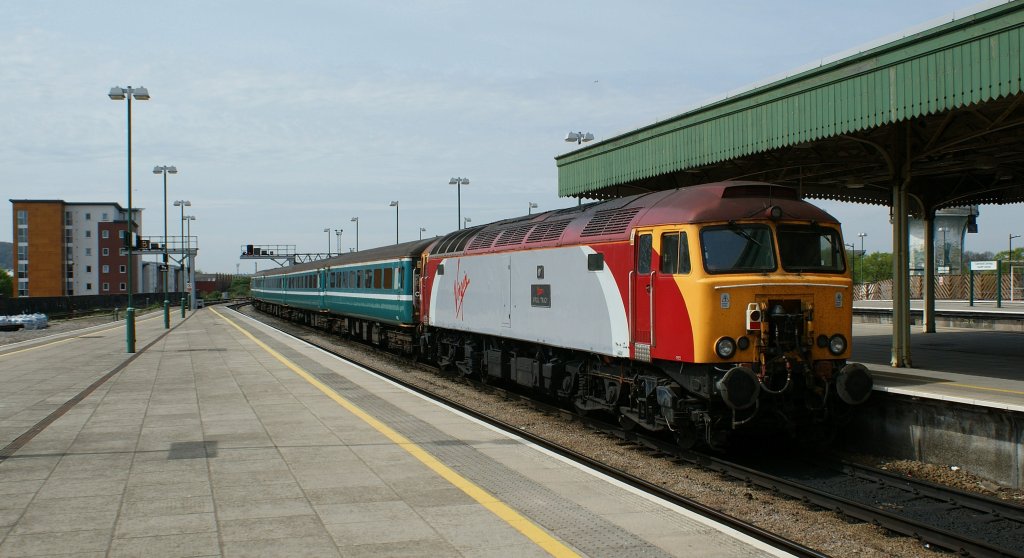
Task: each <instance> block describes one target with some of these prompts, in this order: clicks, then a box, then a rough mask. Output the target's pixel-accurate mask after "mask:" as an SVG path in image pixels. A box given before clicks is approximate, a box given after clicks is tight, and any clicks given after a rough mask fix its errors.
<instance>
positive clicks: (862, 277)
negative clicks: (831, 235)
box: [857, 233, 868, 283]
mask: <svg viewBox="0 0 1024 558" xmlns="http://www.w3.org/2000/svg"><path fill="white" fill-rule="evenodd" d="M867 235H868V233H857V236H859V237H860V277H861V280H860V282H861V283H863V282H864V237H865V236H867Z"/></svg>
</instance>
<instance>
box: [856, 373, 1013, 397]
mask: <svg viewBox="0 0 1024 558" xmlns="http://www.w3.org/2000/svg"><path fill="white" fill-rule="evenodd" d="M875 375H876V376H885V377H887V378H892V379H894V380H913V379H915V378H922V379H924V380H927V381H928V382H931V383H934V384H937V385H940V386H952V387H962V388H967V389H976V390H978V391H994V392H997V393H1009V394H1013V395H1024V391H1021V390H1019V389H1006V388H993V387H985V386H976V385H974V384H962V383H960V382H953V381H950V380H943V379H941V378H925V377H923V376H912V377H909V378H908V377H907V376H905V375H903V374H894V373H892V372H875ZM897 387H899V386H897Z"/></svg>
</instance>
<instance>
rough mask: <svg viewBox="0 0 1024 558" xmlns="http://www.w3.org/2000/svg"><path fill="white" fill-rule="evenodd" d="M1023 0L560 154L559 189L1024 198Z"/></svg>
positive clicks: (873, 198) (863, 198)
mask: <svg viewBox="0 0 1024 558" xmlns="http://www.w3.org/2000/svg"><path fill="white" fill-rule="evenodd" d="M1022 64H1024V2H1021V1H1015V2H1010V3H1007V4H1002V5H999V6H996V7H992V8H989V9H986V10H984V11H980V12H977V13H974V14H971V15H969V16H966V17H962V18H958V19H953V20H951V21H949V22H947V23H944V24H942V25H939V26H937V27H932V28H930V29H927V30H925V31H921V32H919V33H915V34H912V35H908V36H905V37H903V38H901V39H899V40H896V41H893V42H891V43H887V44H884V45H881V46H878V47H875V48H871V49H869V50H865V51H863V52H859V53H857V54H854V55H851V56H847V57H845V58H841V59H839V60H836V61H834V62H831V63H828V64H825V65H821V66H819V67H816V68H813V69H810V70H806V71H802V72H800V73H797V74H794V75H792V76H789V77H786V78H784V79H781V80H779V81H776V82H773V83H770V84H767V85H763V86H759V87H755V88H753V89H750V90H748V91H745V92H742V93H738V94H736V95H732V96H730V97H727V98H725V99H723V100H720V101H717V102H714V103H711V104H708V105H706V106H703V107H700V108H698V109H695V110H692V111H689V112H686V113H684V114H681V115H679V116H676V117H673V118H669V119H667V120H663V121H660V122H656V123H654V124H652V125H650V126H646V127H643V128H640V129H638V130H635V131H632V132H629V133H625V134H622V135H619V136H616V137H613V138H610V139H607V140H605V141H601V142H599V143H594V144H591V145H588V146H585V147H583V148H581V149H578V150H575V151H572V152H570V153H567V154H564V155H561V156H559V157H557V158H556V162H557V165H558V189H559V195H560V196H573V197H582V198H592V199H603V198H612V197H619V196H625V195H631V194H637V193H643V192H649V191H657V190H665V189H671V188H677V187H683V186H689V185H693V184H700V183H706V182H715V181H720V180H733V179H745V180H763V181H767V182H773V183H778V184H786V185H791V186H795V187H797V188H798V189H799V191H800V193H801V195H802V196H803V197H806V198H817V199H833V200H840V201H852V202H862V203H873V204H882V205H891V204H892V192H893V185H894V184H896V183H904V184H906V185H907V188H908V189H907V192H908V193H909V194H910V195H911V197H912V198H914V202H913V203H911V204H910V205H911V207H916V209H913V210H912V213H917V212H919V211H924V212H926V213H934V211H935V210H938V209H942V208H946V207H957V206H964V205H974V204H1007V203H1016V202H1022V201H1024V134H1022V131H1024V94H1022V91H1021V75H1022V73H1024V72H1022Z"/></svg>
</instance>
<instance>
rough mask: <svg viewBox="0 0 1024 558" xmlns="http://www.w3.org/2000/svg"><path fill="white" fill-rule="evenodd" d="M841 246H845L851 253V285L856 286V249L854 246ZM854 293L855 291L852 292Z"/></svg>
mask: <svg viewBox="0 0 1024 558" xmlns="http://www.w3.org/2000/svg"><path fill="white" fill-rule="evenodd" d="M843 246H846V247H847V248H849V249H850V251H851V252H853V259H852V260H850V262H851V263H852V264H853V284H854V285H856V284H857V247H856V246H854V245H853V244H844V245H843ZM854 293H855V294H856V291H854Z"/></svg>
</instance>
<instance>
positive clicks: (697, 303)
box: [252, 182, 871, 447]
mask: <svg viewBox="0 0 1024 558" xmlns="http://www.w3.org/2000/svg"><path fill="white" fill-rule="evenodd" d="M353 281H354V282H353ZM851 284H852V283H851V278H850V274H849V272H848V270H847V265H846V253H845V251H844V244H843V242H842V237H841V232H840V228H839V223H838V222H837V221H836V220H835V219H834V218H833V217H831V216H830V215H828V214H827V213H825V212H824V211H822V210H820V209H819V208H817V207H815V206H813V205H811V204H809V203H807V202H805V201H803V200H801V199H799V197H798V196H797V193H796V191H795V190H793V189H792V188H788V187H782V186H776V185H771V184H764V183H754V182H725V183H716V184H708V185H702V186H692V187H687V188H680V189H676V190H671V191H663V192H654V193H649V194H642V195H637V196H630V197H624V198H618V199H614V200H609V201H603V202H598V203H592V204H588V205H585V206H580V207H573V208H568V209H563V210H557V211H549V212H546V213H539V214H535V215H529V216H525V217H521V218H517V219H508V220H504V221H499V222H495V223H491V224H487V225H482V226H479V227H474V228H468V229H464V230H460V231H456V232H453V233H450V234H448V235H445V236H442V237H439V238H437V239H431V240H429V241H421V242H414V243H406V244H399V245H395V246H392V247H387V248H378V249H374V250H367V251H363V252H359V253H354V254H344V255H341V256H338V257H336V258H332V259H329V260H324V261H321V262H314V263H311V264H304V265H301V266H294V267H290V268H284V269H281V270H274V271H267V272H262V273H260V274H257V275H256V276H255V277H254V278H253V285H252V287H253V298H254V301H255V303H256V304H257V306H258V307H259V308H261V309H264V310H268V311H270V312H273V313H275V314H278V315H284V316H286V317H291V318H293V319H300V320H302V321H305V322H306V323H309V324H311V325H316V326H319V327H323V328H325V329H328V330H330V331H335V332H338V333H341V334H346V335H353V336H356V337H358V338H360V339H363V340H366V341H369V342H372V343H375V344H378V345H382V346H387V347H390V348H393V349H399V350H403V351H405V352H408V353H418V354H419V355H420V356H422V357H423V358H425V359H427V360H430V361H432V362H436V363H437V364H439V365H441V366H442V367H445V368H449V369H453V370H457V371H458V372H460V373H462V374H465V375H467V376H474V377H478V378H480V379H483V380H487V381H501V382H506V383H510V384H518V385H520V386H523V387H525V388H528V389H532V390H535V391H538V392H541V393H543V394H545V395H546V396H549V397H554V398H559V399H562V400H565V401H567V402H569V403H571V404H572V405H573V406H574V407H575V408H576V410H578V411H580V412H584V413H586V412H593V411H601V412H607V413H612V414H614V415H616V416H617V417H618V418H619V420H620V422H622V423H623V424H624V425H626V426H627V427H638V428H644V429H647V430H651V431H667V432H671V433H672V434H673V435H674V436H675V437H676V439H677V440H678V442H679V443H680V444H681V445H684V446H690V445H693V444H696V443H704V444H707V445H710V446H713V447H723V446H725V445H727V444H728V441H729V438H730V437H731V435H732V434H733V433H734V432H737V431H741V430H754V429H768V430H771V431H779V430H782V431H785V432H787V433H789V434H791V435H792V436H794V437H797V438H815V439H816V438H822V437H827V436H828V434H829V433H830V432H831V431H832V430H833V429H834V428H835V426H836V425H838V424H839V423H840V422H841V421H842V420H843V418H844V416H845V415H846V414H847V413H848V411H849V409H850V408H851V407H853V406H856V405H858V404H861V403H863V402H864V401H865V400H866V399H867V398H868V396H869V394H870V392H871V378H870V375H869V374H868V373H867V371H866V369H865V368H864V367H863V366H861V365H859V364H849V363H847V362H846V359H847V358H848V357H849V354H850V347H849V340H850V338H851V330H852V325H851V323H852V297H851V292H850V291H851Z"/></svg>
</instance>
